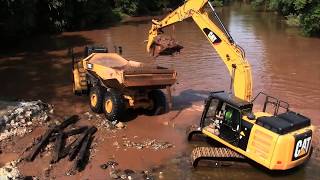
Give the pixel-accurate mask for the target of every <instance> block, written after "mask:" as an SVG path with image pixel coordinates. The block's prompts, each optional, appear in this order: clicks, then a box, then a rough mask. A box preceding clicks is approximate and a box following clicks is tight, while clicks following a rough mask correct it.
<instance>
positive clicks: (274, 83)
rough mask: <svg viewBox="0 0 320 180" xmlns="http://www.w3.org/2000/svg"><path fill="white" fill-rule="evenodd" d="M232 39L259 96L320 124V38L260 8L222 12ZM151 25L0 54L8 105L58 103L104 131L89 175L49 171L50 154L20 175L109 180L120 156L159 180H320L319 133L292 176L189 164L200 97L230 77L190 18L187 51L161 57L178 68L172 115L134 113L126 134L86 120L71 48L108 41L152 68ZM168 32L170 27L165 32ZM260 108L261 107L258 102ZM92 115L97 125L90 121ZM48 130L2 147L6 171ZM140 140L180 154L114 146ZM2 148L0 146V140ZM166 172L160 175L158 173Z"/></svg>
mask: <svg viewBox="0 0 320 180" xmlns="http://www.w3.org/2000/svg"><path fill="white" fill-rule="evenodd" d="M217 12H218V14H219V15H220V16H221V18H222V20H223V22H224V23H225V25H226V27H227V28H228V29H229V30H230V32H231V34H232V35H233V36H234V39H235V40H236V41H237V42H238V44H240V45H241V46H242V47H243V48H244V49H245V50H246V56H247V59H248V61H249V62H250V64H251V65H252V70H253V80H254V81H253V83H254V84H253V89H254V94H257V93H258V92H259V91H265V92H267V93H268V94H271V95H273V96H277V97H281V99H282V100H285V101H288V102H289V103H290V104H291V108H292V109H293V110H295V111H298V112H300V113H301V114H303V115H305V116H308V117H310V118H311V119H312V122H313V124H315V125H316V126H317V128H318V129H319V125H320V120H319V117H320V111H319V110H320V104H319V103H318V102H319V101H320V74H319V73H320V71H319V67H320V61H319V60H318V59H319V58H318V57H319V55H320V54H319V50H318V49H317V48H316V47H319V45H320V39H317V38H305V37H302V36H301V35H299V32H298V30H297V29H292V28H288V27H286V25H285V22H284V21H282V19H281V17H280V16H277V15H275V14H272V13H264V12H254V11H252V10H251V9H250V7H249V6H245V5H243V4H242V5H239V4H236V5H233V6H231V7H225V8H223V9H222V10H221V9H217ZM150 22H151V21H149V20H143V21H136V22H131V23H128V22H127V23H124V24H121V25H118V26H115V27H111V28H108V29H99V30H88V31H79V32H68V33H63V34H62V35H54V36H49V37H47V36H40V37H37V38H32V39H31V38H30V39H26V41H25V42H24V43H23V44H21V46H20V47H18V48H17V49H16V50H15V51H12V52H1V54H0V81H1V82H2V84H4V86H2V87H1V90H0V91H1V93H0V98H1V99H4V100H16V99H25V100H35V99H41V100H42V101H43V102H47V103H49V104H53V105H54V107H55V113H56V114H57V115H59V117H61V118H63V117H64V116H68V115H70V114H79V115H80V116H81V119H83V121H81V122H82V123H83V125H95V126H97V127H98V132H97V133H96V134H95V136H96V138H95V141H94V142H93V144H92V146H93V148H92V152H91V154H92V158H91V159H90V163H89V164H88V166H87V167H86V168H85V170H83V171H82V172H80V173H78V174H76V175H74V176H68V175H66V169H68V168H69V167H70V166H71V164H70V162H68V161H67V160H62V161H59V162H58V163H57V164H55V165H51V166H50V165H49V162H50V160H51V156H49V155H46V154H44V155H43V156H42V157H38V158H36V160H35V161H34V162H32V163H31V164H26V163H21V164H19V166H18V168H19V170H20V172H21V173H22V174H23V175H27V176H29V175H30V176H37V177H40V178H42V179H44V178H48V177H50V178H57V179H87V178H88V179H109V178H110V174H109V171H108V170H104V169H101V168H100V165H101V164H104V163H106V162H108V161H109V160H116V161H117V162H118V163H119V165H118V166H117V168H118V169H122V170H125V169H131V170H133V171H135V172H140V171H142V170H148V171H151V170H152V169H155V171H156V172H157V173H155V175H156V177H159V176H160V174H161V177H163V178H164V179H238V178H239V177H241V178H242V179H259V178H261V179H272V178H275V177H276V178H278V179H288V178H290V179H317V178H319V176H320V174H319V168H320V162H319V161H320V160H319V138H318V137H319V135H318V134H319V130H318V131H317V133H318V134H315V135H314V139H313V142H314V144H315V150H314V154H313V156H312V157H311V160H310V161H309V162H308V163H307V164H306V165H305V166H303V167H301V168H298V169H294V170H292V171H288V172H278V173H272V172H269V171H266V170H264V169H263V168H261V167H260V166H258V165H256V164H250V163H249V164H248V163H231V164H226V166H224V165H223V166H220V165H219V164H216V162H207V163H205V164H202V165H201V166H200V167H198V169H196V170H194V169H193V168H191V165H190V162H189V154H190V152H191V149H192V148H193V147H194V146H196V145H197V144H188V142H187V141H186V136H185V129H186V128H187V126H188V125H190V124H197V123H198V121H199V119H200V117H201V112H202V110H203V100H204V99H205V97H206V96H207V95H208V93H209V92H210V91H213V90H223V89H228V88H229V85H230V78H229V76H228V74H227V70H226V68H225V66H224V64H223V63H222V62H221V61H220V60H219V57H218V55H217V54H216V52H215V51H214V50H213V49H212V48H211V45H210V44H209V43H208V41H207V40H206V39H205V37H204V36H203V34H202V33H201V31H199V29H198V27H197V26H196V25H195V24H194V23H193V22H192V21H184V22H182V23H179V24H177V25H176V27H175V29H176V30H175V32H176V33H175V34H174V35H175V38H176V39H178V40H180V41H181V42H180V43H181V44H182V45H183V46H184V50H183V53H181V54H180V55H179V56H174V57H158V59H157V61H156V63H157V64H158V65H160V66H164V67H168V68H174V69H176V70H177V71H178V78H179V81H178V83H177V84H176V85H175V86H174V87H173V91H172V94H173V96H174V105H173V110H172V111H171V112H169V113H167V114H164V115H161V116H155V117H150V116H145V115H139V116H138V115H132V116H130V118H128V119H127V122H125V124H126V127H125V128H124V129H110V128H108V127H107V126H108V125H107V124H105V123H104V121H103V115H98V116H99V117H98V116H96V115H95V114H92V116H91V118H88V115H85V113H86V112H88V111H89V105H88V104H89V102H88V98H87V97H85V96H82V97H77V96H74V95H73V94H72V86H71V59H70V58H69V57H68V56H67V51H68V48H70V47H75V53H76V55H77V56H78V57H80V56H82V54H83V53H82V49H83V46H85V45H90V44H102V45H105V46H107V47H109V49H112V47H113V46H114V45H121V46H122V47H123V56H124V57H125V58H128V59H133V60H141V61H143V62H145V63H154V62H155V61H154V59H153V58H152V57H150V56H149V55H147V54H146V52H145V45H146V44H144V43H143V42H144V40H145V39H146V35H147V32H148V30H149V28H150ZM168 31H170V30H168ZM255 108H256V109H259V108H261V104H259V103H258V104H257V105H256V107H255ZM89 119H91V120H89ZM44 131H45V128H44V127H41V126H40V127H37V128H36V129H34V130H33V131H32V132H31V133H30V134H28V136H24V137H21V138H13V139H12V141H11V143H9V144H5V147H4V146H1V149H0V150H1V151H2V153H0V160H1V162H0V165H4V164H5V163H7V162H10V161H12V160H15V159H17V158H19V157H20V156H21V154H23V152H24V149H25V147H27V146H28V145H29V144H31V143H32V142H33V140H34V139H35V138H37V137H38V136H39V135H40V134H43V133H44ZM135 136H137V138H135V139H134V142H143V141H144V140H146V139H157V140H159V141H164V142H170V143H171V144H173V145H174V148H168V149H162V150H158V151H154V150H152V149H147V148H146V149H142V150H141V149H135V148H128V149H126V150H125V149H123V148H122V147H121V143H119V146H120V147H121V148H119V149H118V148H116V146H113V143H114V142H115V141H118V142H121V141H122V137H132V138H133V137H135ZM1 145H2V144H1ZM160 172H162V173H160Z"/></svg>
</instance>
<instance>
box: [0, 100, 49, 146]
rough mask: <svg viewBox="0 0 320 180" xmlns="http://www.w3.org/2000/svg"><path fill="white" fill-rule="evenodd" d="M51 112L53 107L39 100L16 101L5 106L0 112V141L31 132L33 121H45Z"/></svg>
mask: <svg viewBox="0 0 320 180" xmlns="http://www.w3.org/2000/svg"><path fill="white" fill-rule="evenodd" d="M0 103H3V102H0ZM2 106H3V105H2ZM51 112H53V107H52V106H51V105H49V104H46V103H43V102H42V101H40V100H38V101H31V102H24V101H23V102H16V103H14V105H13V104H11V106H10V105H9V106H7V107H5V110H2V112H1V113H0V115H1V116H0V142H1V141H3V140H5V139H8V138H9V137H12V136H24V135H25V134H26V133H28V132H31V131H32V129H33V128H32V126H33V125H34V123H40V124H42V123H44V122H47V121H48V120H49V115H48V114H49V113H51Z"/></svg>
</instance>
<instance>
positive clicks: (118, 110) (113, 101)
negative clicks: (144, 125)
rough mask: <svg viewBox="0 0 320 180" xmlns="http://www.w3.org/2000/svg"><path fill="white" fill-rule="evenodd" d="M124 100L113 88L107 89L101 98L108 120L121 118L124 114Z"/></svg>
mask: <svg viewBox="0 0 320 180" xmlns="http://www.w3.org/2000/svg"><path fill="white" fill-rule="evenodd" d="M125 107H126V106H125V101H124V98H123V96H122V94H121V93H120V92H118V91H117V90H115V89H111V90H110V91H107V92H106V93H105V95H104V100H103V112H104V114H105V116H106V118H107V119H108V120H109V121H117V120H121V117H122V116H123V115H124V114H125Z"/></svg>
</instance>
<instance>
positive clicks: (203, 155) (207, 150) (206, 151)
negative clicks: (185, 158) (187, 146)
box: [191, 147, 245, 168]
mask: <svg viewBox="0 0 320 180" xmlns="http://www.w3.org/2000/svg"><path fill="white" fill-rule="evenodd" d="M244 159H245V157H244V156H242V155H241V154H239V153H237V152H235V151H233V150H231V149H229V148H225V147H197V148H195V149H193V151H192V153H191V161H192V165H193V167H194V168H196V167H197V166H198V163H199V161H200V160H219V161H239V160H244Z"/></svg>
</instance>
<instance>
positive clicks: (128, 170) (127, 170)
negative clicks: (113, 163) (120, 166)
mask: <svg viewBox="0 0 320 180" xmlns="http://www.w3.org/2000/svg"><path fill="white" fill-rule="evenodd" d="M123 172H124V173H125V174H126V175H127V176H129V175H132V174H135V172H134V171H133V170H131V169H125V170H124V171H123Z"/></svg>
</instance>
